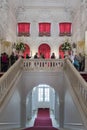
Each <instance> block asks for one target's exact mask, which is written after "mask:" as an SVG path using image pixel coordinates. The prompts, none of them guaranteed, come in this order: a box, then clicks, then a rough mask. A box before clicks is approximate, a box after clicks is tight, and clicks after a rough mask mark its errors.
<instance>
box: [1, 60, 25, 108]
mask: <svg viewBox="0 0 87 130" xmlns="http://www.w3.org/2000/svg"><path fill="white" fill-rule="evenodd" d="M21 65H22V59H18V60H17V61H16V62H15V63H14V64H13V66H11V67H10V68H9V69H8V71H7V72H5V73H4V75H3V76H2V77H1V78H0V106H1V105H2V103H3V100H4V99H5V97H6V95H7V94H8V92H9V91H10V89H11V87H12V86H13V84H14V83H15V81H16V79H17V78H18V75H19V74H20V73H21Z"/></svg>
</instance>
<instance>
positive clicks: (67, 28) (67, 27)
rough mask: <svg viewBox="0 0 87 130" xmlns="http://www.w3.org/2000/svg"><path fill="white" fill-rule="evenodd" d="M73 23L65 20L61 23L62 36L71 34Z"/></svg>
mask: <svg viewBox="0 0 87 130" xmlns="http://www.w3.org/2000/svg"><path fill="white" fill-rule="evenodd" d="M71 25H72V24H71V23H68V22H64V23H59V29H60V33H59V35H60V36H65V35H66V36H71Z"/></svg>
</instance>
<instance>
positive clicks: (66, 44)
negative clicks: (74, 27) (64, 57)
mask: <svg viewBox="0 0 87 130" xmlns="http://www.w3.org/2000/svg"><path fill="white" fill-rule="evenodd" d="M61 50H62V51H66V50H67V51H69V50H71V44H70V43H69V42H65V43H63V44H62V46H61Z"/></svg>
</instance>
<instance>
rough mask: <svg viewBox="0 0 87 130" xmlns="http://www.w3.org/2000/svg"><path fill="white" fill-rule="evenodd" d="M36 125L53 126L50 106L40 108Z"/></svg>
mask: <svg viewBox="0 0 87 130" xmlns="http://www.w3.org/2000/svg"><path fill="white" fill-rule="evenodd" d="M34 126H36V127H37V126H52V120H51V118H50V112H49V109H48V108H39V109H38V113H37V118H36V119H35V122H34Z"/></svg>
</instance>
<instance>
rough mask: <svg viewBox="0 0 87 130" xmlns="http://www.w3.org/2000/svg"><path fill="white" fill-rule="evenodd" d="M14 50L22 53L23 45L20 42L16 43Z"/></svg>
mask: <svg viewBox="0 0 87 130" xmlns="http://www.w3.org/2000/svg"><path fill="white" fill-rule="evenodd" d="M16 50H17V51H21V52H24V51H25V45H24V43H22V42H20V43H17V44H16Z"/></svg>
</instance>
